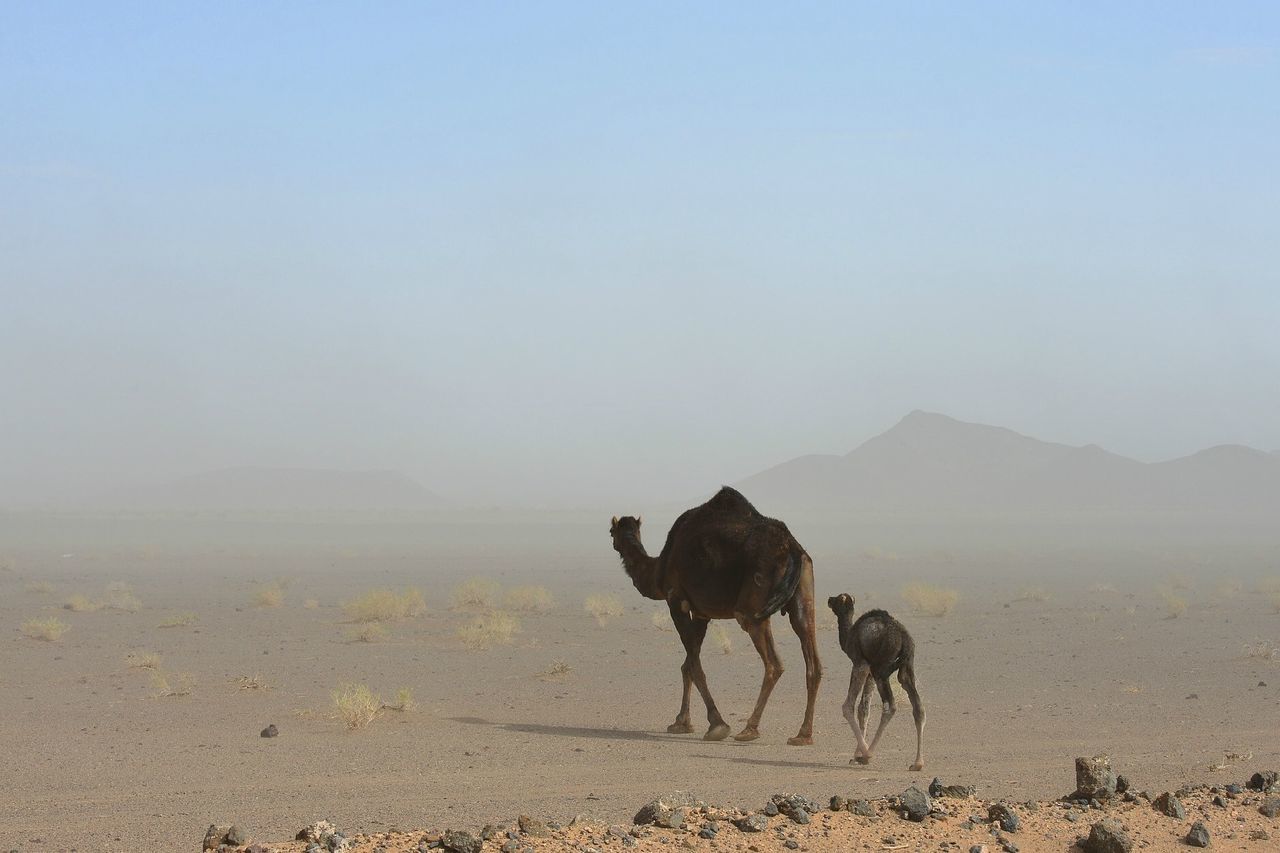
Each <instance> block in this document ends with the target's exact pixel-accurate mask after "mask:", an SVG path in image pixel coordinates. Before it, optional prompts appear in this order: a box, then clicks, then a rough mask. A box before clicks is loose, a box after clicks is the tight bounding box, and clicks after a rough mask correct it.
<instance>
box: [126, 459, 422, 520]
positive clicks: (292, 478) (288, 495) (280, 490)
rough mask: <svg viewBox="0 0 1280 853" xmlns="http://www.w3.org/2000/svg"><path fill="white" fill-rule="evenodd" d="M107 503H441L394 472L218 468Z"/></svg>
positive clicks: (274, 506) (348, 506) (357, 506)
mask: <svg viewBox="0 0 1280 853" xmlns="http://www.w3.org/2000/svg"><path fill="white" fill-rule="evenodd" d="M112 502H113V503H123V504H125V505H127V506H132V507H146V508H161V509H182V510H228V509H243V510H380V509H423V508H429V507H437V506H443V505H445V501H444V499H443V498H441V497H440V496H439V495H437V494H435V493H434V492H432V491H430V490H429V489H426V488H424V487H423V486H422V485H420V484H419V483H417V482H415V481H414V480H412V479H410V478H409V477H406V476H405V475H403V474H399V473H397V472H395V471H343V470H324V469H311V468H223V469H220V470H216V471H206V472H203V473H200V474H192V475H190V476H187V477H182V478H179V479H176V480H172V481H170V482H167V483H163V484H160V485H157V486H152V487H148V488H145V489H139V490H136V491H134V492H132V493H130V494H128V495H124V496H122V497H121V498H120V499H118V500H116V501H112Z"/></svg>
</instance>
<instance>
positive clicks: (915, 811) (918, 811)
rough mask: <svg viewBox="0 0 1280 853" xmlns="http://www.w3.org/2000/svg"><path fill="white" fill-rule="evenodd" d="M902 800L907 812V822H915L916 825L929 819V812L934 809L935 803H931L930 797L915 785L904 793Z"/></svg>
mask: <svg viewBox="0 0 1280 853" xmlns="http://www.w3.org/2000/svg"><path fill="white" fill-rule="evenodd" d="M900 799H901V801H902V810H903V811H904V812H906V818H907V820H913V821H915V822H916V823H919V822H920V821H922V820H924V819H925V818H927V817H928V816H929V810H930V809H932V808H933V802H932V801H930V799H929V795H928V794H926V793H925V792H924V791H921V790H920V789H919V788H917V787H916V786H915V785H912V786H911V787H910V788H908V789H907V790H905V791H903V792H902V797H901V798H900Z"/></svg>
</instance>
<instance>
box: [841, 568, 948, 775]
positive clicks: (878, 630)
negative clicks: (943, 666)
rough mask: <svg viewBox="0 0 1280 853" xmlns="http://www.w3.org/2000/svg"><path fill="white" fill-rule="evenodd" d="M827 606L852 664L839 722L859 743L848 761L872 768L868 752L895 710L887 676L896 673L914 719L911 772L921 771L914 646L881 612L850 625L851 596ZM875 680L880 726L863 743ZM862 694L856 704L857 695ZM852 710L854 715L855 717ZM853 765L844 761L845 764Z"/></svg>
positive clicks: (919, 704)
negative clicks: (842, 719) (878, 691)
mask: <svg viewBox="0 0 1280 853" xmlns="http://www.w3.org/2000/svg"><path fill="white" fill-rule="evenodd" d="M827 606H828V607H830V608H831V610H832V612H833V613H835V614H836V619H837V621H838V623H839V628H840V648H842V649H844V653H845V654H847V655H848V656H849V660H851V661H853V676H852V677H851V678H850V680H849V698H847V699H845V702H844V718H845V719H846V720H848V721H849V726H850V727H851V728H852V729H853V734H854V736H855V737H856V738H857V739H858V751H857V752H856V753H855V755H854V758H853V761H856V762H857V763H859V764H869V763H871V752H872V750H874V749H875V748H876V744H877V743H879V742H880V735H882V734H884V729H885V726H887V725H889V721H890V720H892V719H893V714H894V711H895V710H896V708H895V707H894V701H893V687H892V686H890V684H889V676H891V675H893V674H894V672H897V673H898V683H899V684H901V685H902V686H903V688H904V689H905V690H906V691H907V696H908V697H909V698H910V699H911V712H912V714H913V715H914V716H915V718H916V760H915V763H914V764H912V765H911V769H912V770H923V769H924V704H923V703H922V702H921V701H920V694H919V693H917V692H916V672H915V655H916V644H915V643H914V642H913V641H912V639H911V635H910V634H909V633H907V629H906V628H904V627H903V625H902V623H901V622H899V621H898V620H897V619H894V618H893V617H892V616H890V615H889V614H888V613H886V612H884V611H883V610H868V611H867V612H866V613H863V614H862V615H861V616H859V617H858V621H856V622H855V621H853V596H851V595H849V594H848V593H841V594H840V595H833V596H831V597H830V598H828V599H827ZM872 679H874V680H875V683H876V687H878V688H879V690H880V699H881V701H882V702H883V703H884V705H883V708H882V710H881V713H880V725H879V727H878V728H877V729H876V734H875V737H874V738H872V739H871V743H870V745H868V744H867V712H868V710H869V705H870V704H871V681H872ZM859 693H861V694H862V696H861V699H859V696H858V694H859ZM855 705H856V706H857V708H856V716H855ZM853 761H851V762H849V763H850V764H852V763H853Z"/></svg>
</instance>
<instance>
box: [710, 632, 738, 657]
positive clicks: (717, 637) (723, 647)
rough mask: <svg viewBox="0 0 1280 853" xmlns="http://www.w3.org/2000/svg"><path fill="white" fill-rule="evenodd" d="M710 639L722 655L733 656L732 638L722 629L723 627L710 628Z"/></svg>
mask: <svg viewBox="0 0 1280 853" xmlns="http://www.w3.org/2000/svg"><path fill="white" fill-rule="evenodd" d="M711 639H712V640H713V641H714V642H715V644H716V647H717V648H719V649H720V651H721V653H722V654H726V655H731V654H733V638H732V637H730V636H729V632H728V631H726V630H725V629H724V626H723V625H712V626H711Z"/></svg>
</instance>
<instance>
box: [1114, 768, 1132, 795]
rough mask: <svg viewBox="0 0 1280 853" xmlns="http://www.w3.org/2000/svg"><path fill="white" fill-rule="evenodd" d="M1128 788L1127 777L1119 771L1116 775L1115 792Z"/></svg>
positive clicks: (1119, 792) (1121, 791)
mask: <svg viewBox="0 0 1280 853" xmlns="http://www.w3.org/2000/svg"><path fill="white" fill-rule="evenodd" d="M1128 790H1129V777H1128V776H1126V775H1124V774H1123V773H1121V774H1120V775H1119V776H1117V777H1116V793H1117V794H1123V793H1124V792H1125V791H1128Z"/></svg>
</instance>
